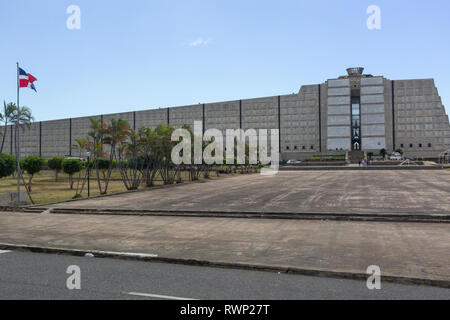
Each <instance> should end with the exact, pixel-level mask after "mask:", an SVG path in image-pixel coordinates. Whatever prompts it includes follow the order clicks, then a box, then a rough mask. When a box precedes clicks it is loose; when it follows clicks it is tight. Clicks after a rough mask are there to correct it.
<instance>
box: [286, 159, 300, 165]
mask: <svg viewBox="0 0 450 320" xmlns="http://www.w3.org/2000/svg"><path fill="white" fill-rule="evenodd" d="M299 163H302V162H301V161H300V160H288V161H286V164H299Z"/></svg>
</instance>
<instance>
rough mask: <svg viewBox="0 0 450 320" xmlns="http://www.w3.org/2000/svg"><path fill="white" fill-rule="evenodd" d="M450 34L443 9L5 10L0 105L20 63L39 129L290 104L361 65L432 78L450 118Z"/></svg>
mask: <svg viewBox="0 0 450 320" xmlns="http://www.w3.org/2000/svg"><path fill="white" fill-rule="evenodd" d="M72 4H74V5H78V6H79V7H80V9H81V29H80V30H69V29H68V28H67V27H66V20H67V18H68V17H69V15H68V14H67V13H66V9H67V7H68V6H69V5H72ZM369 5H378V6H379V7H380V8H381V19H382V20H381V30H369V29H368V28H367V27H366V20H367V18H368V16H369V15H367V13H366V9H367V7H368V6H369ZM449 32H450V2H449V1H448V0H429V1H405V0H395V1H393V0H370V1H365V0H330V1H302V0H292V1H283V0H279V1H265V0H258V1H256V0H239V1H235V0H227V1H225V0H220V1H219V0H203V1H200V0H197V1H193V0H179V1H172V0H164V1H151V0H127V1H120V2H119V1H105V0H95V1H92V0H70V1H66V0H58V1H55V0H40V1H35V0H14V1H6V0H2V1H1V3H0V35H1V37H0V39H1V51H0V100H6V101H15V100H16V69H15V63H16V62H17V61H19V62H20V64H21V66H22V67H23V68H24V69H25V70H26V71H27V72H29V73H31V74H33V75H34V76H36V77H37V78H38V80H39V81H38V82H37V83H36V87H37V90H38V93H37V94H36V93H34V91H31V90H29V89H22V91H21V104H24V105H27V106H29V107H31V108H32V110H33V113H34V115H35V117H36V120H37V121H41V120H51V119H60V118H66V117H78V116H88V115H94V114H107V113H115V112H122V111H132V110H144V109H151V108H158V107H167V106H178V105H188V104H196V103H199V102H201V103H208V102H216V101H225V100H235V99H245V98H254V97H261V96H271V95H278V94H289V93H293V92H298V90H299V88H300V86H301V85H302V84H316V83H321V82H323V81H325V80H326V79H327V78H335V77H337V76H339V75H342V74H344V73H345V69H346V68H347V67H350V66H364V67H365V68H366V72H367V73H372V74H374V75H384V76H385V77H387V78H390V79H409V78H435V80H436V84H437V87H438V89H439V93H440V95H441V97H442V99H443V102H444V104H445V105H446V106H447V113H450V72H449V71H450V59H449V55H450V41H449Z"/></svg>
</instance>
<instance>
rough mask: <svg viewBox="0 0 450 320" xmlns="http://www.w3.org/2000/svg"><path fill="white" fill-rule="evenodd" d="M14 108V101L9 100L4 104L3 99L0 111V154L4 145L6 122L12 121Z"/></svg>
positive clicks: (6, 129)
mask: <svg viewBox="0 0 450 320" xmlns="http://www.w3.org/2000/svg"><path fill="white" fill-rule="evenodd" d="M15 109H16V105H15V104H14V103H12V102H10V103H8V104H6V102H5V101H3V112H2V113H0V121H1V122H3V125H4V128H3V133H2V135H3V137H2V144H1V146H0V154H2V152H3V147H4V145H5V138H6V134H7V131H8V123H9V122H11V121H12V117H13V114H14V111H15ZM11 142H12V141H11Z"/></svg>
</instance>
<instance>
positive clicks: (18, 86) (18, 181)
mask: <svg viewBox="0 0 450 320" xmlns="http://www.w3.org/2000/svg"><path fill="white" fill-rule="evenodd" d="M19 92H20V80H19V63H18V62H17V116H18V115H19V111H20V104H19V96H20V95H19ZM15 129H16V160H17V207H19V205H20V177H21V176H22V171H21V169H20V145H19V134H20V132H19V131H20V130H19V117H17V119H16V128H15Z"/></svg>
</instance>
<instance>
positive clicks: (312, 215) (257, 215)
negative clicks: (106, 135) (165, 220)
mask: <svg viewBox="0 0 450 320" xmlns="http://www.w3.org/2000/svg"><path fill="white" fill-rule="evenodd" d="M28 210H29V211H28V212H31V210H37V211H35V212H37V213H42V212H46V213H48V214H74V215H75V214H78V215H98V216H101V215H111V216H142V217H144V216H147V217H152V216H158V217H161V216H165V217H174V216H175V217H199V218H202V217H203V218H240V219H295V220H322V221H327V220H330V221H359V222H412V223H450V215H448V214H437V213H436V214H376V213H320V212H283V213H280V212H258V211H254V212H252V211H248V212H232V211H208V210H202V211H199V210H156V209H155V210H137V209H88V208H85V209H83V208H61V207H60V208H58V207H54V208H51V207H40V208H28ZM21 211H22V212H27V210H21ZM41 211H42V212H41Z"/></svg>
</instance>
